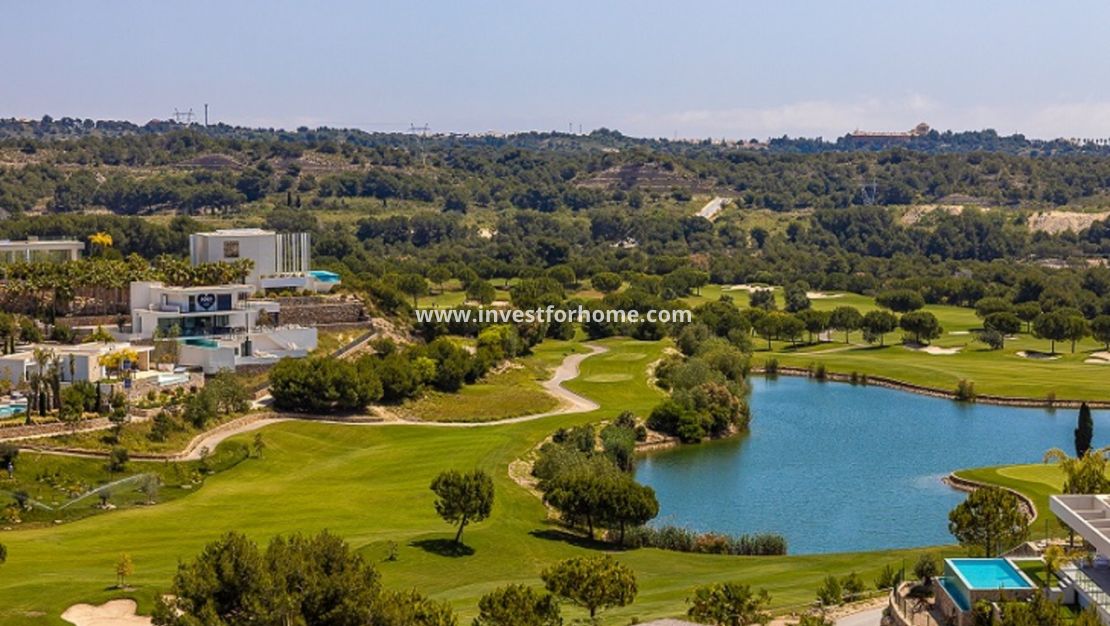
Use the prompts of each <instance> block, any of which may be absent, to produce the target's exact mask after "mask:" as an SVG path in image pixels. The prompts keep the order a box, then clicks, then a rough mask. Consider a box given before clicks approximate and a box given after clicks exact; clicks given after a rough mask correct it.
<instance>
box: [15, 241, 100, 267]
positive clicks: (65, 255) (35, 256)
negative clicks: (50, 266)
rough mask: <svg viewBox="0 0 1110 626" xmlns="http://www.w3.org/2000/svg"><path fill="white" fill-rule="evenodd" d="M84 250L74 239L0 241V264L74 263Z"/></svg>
mask: <svg viewBox="0 0 1110 626" xmlns="http://www.w3.org/2000/svg"><path fill="white" fill-rule="evenodd" d="M84 249H85V244H84V243H83V242H80V241H77V240H76V239H28V240H25V241H12V240H10V239H4V240H0V263H15V262H18V261H25V262H31V261H58V262H60V261H76V260H77V258H78V257H80V256H81V252H82V251H83V250H84Z"/></svg>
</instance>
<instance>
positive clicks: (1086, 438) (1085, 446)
mask: <svg viewBox="0 0 1110 626" xmlns="http://www.w3.org/2000/svg"><path fill="white" fill-rule="evenodd" d="M1094 434H1095V421H1094V420H1093V419H1092V418H1091V407H1089V406H1087V403H1086V402H1084V403H1082V404H1080V405H1079V419H1078V422H1077V423H1076V426H1075V456H1076V457H1077V458H1082V457H1084V456H1086V455H1087V452H1089V451H1090V449H1091V439H1092V438H1093V437H1094Z"/></svg>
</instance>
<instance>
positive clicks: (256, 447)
mask: <svg viewBox="0 0 1110 626" xmlns="http://www.w3.org/2000/svg"><path fill="white" fill-rule="evenodd" d="M265 450H266V440H265V439H263V438H262V433H255V434H254V440H253V441H251V455H252V456H254V457H255V458H259V459H261V458H262V453H263V452H264V451H265Z"/></svg>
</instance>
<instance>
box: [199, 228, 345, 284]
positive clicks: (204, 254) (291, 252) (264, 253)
mask: <svg viewBox="0 0 1110 626" xmlns="http://www.w3.org/2000/svg"><path fill="white" fill-rule="evenodd" d="M189 258H190V259H191V261H192V263H193V265H200V264H202V263H218V262H221V261H223V262H233V261H238V260H240V259H250V260H251V261H253V262H254V267H253V268H252V269H251V273H250V275H249V276H247V282H249V283H250V284H252V285H254V286H256V287H258V288H259V289H302V290H308V291H315V292H318V293H321V292H326V291H330V290H331V288H332V287H333V286H335V285H336V284H338V283H339V277H338V276H335V275H334V274H331V273H330V272H313V271H312V269H311V263H312V239H311V237H310V236H309V234H308V233H276V232H274V231H272V230H263V229H261V228H231V229H223V230H216V231H212V232H207V233H193V234H192V235H189Z"/></svg>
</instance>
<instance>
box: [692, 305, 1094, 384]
mask: <svg viewBox="0 0 1110 626" xmlns="http://www.w3.org/2000/svg"><path fill="white" fill-rule="evenodd" d="M775 291H776V296H777V297H778V301H779V306H780V307H782V305H783V300H782V290H781V289H778V288H776V290H775ZM722 293H724V294H728V295H730V296H731V297H732V298H733V299H734V301H735V302H736V303H737V305H739V306H743V307H746V306H748V301H749V295H748V292H747V291H744V290H729V289H728V288H727V287H721V286H719V285H709V286H706V287H705V288H703V289H702V293H701V295H700V296H698V297H693V298H687V300H688V301H690V302H691V304H698V303H701V302H705V301H709V300H715V299H717V298H719V297H720V295H721V294H722ZM828 295H833V296H836V297H830V298H822V299H814V300H813V301H812V302H813V308H815V309H818V310H832V309H834V308H836V307H838V306H845V305H847V306H853V307H856V308H857V309H859V310H860V312H862V313H866V312H867V311H870V310H873V309H876V308H878V306H877V305H876V304H875V301H874V300H873V299H871V298H868V297H866V296H861V295H858V294H851V293H830V294H828ZM925 310H926V311H929V312H931V313H932V314H933V315H936V316H937V319H938V320H939V321H940V323H941V326H943V327H944V335H942V336H941V337H940V338H938V339H936V340H934V341H933V342H932V345H933V346H937V347H940V348H960V351H959V352H957V353H956V354H929V353H927V352H923V351H919V350H910V349H908V348H906V347H904V346H902V345H901V344H900V341H901V337H902V332H901V331H898V330H896V331H894V332H892V333H890V334H888V335H887V336H886V340H885V341H886V345H885V346H884V347H879V346H872V345H868V344H866V343H864V342H863V334H862V333H861V332H859V331H857V332H854V333H852V335H851V337H850V339H851V343H847V344H846V343H844V334H843V333H841V332H834V333H832V337H831V338H832V339H833V341H830V342H824V343H818V344H812V345H805V344H800V345H798V346H796V347H795V346H791V345H790V343H789V342H785V341H774V342H772V344H771V349H770V350H768V349H767V342H766V340H764V339H762V338H760V337H753V338H752V343H753V345H754V347H755V353H754V355H753V362H754V363H755V364H756V365H762V364H763V363H765V362H766V361H767V359H770V358H775V359H778V362H779V365H782V366H790V367H803V368H804V367H808V366H809V365H811V364H817V363H824V364H825V366H826V367H827V368H828V371H829V372H835V373H841V374H850V373H852V372H859V373H861V374H867V375H869V376H884V377H887V378H893V379H896V380H899V381H903V382H908V383H913V384H916V385H924V386H927V387H933V388H936V389H941V390H945V391H954V390H955V389H956V386H957V385H958V384H959V382H960V380H964V379H966V380H970V381H972V382H974V383H975V390H976V392H977V393H981V394H988V395H999V396H1008V397H1020V398H1035V399H1038V400H1040V399H1044V398H1046V397H1047V396H1048V395H1049V394H1055V395H1056V398H1057V399H1058V400H1101V401H1110V385H1107V384H1106V380H1107V379H1108V377H1110V365H1100V364H1092V363H1084V360H1085V359H1087V358H1088V357H1089V353H1091V352H1095V351H1098V350H1102V349H1103V346H1102V345H1101V344H1098V343H1096V342H1095V341H1093V340H1091V339H1086V340H1084V341H1081V342H1079V343H1078V344H1077V345H1076V352H1075V353H1074V354H1072V353H1071V346H1070V344H1069V343H1067V342H1057V343H1056V352H1057V355H1058V357H1059V358H1056V359H1052V360H1043V359H1030V358H1024V357H1022V356H1019V355H1018V352H1046V353H1047V352H1049V350H1050V342H1049V341H1048V340H1045V339H1037V338H1035V337H1033V336H1032V335H1030V334H1026V333H1021V334H1019V335H1018V336H1017V337H1016V338H1014V339H1010V340H1008V341H1007V342H1006V346H1005V348H1003V349H1002V350H988V349H987V347H986V346H985V345H984V344H982V343H979V342H978V341H976V340H975V337H974V335H972V334H971V331H972V330H973V329H976V328H980V327H981V323H980V320H979V318H977V317H976V316H975V311H974V310H972V309H967V308H962V307H954V306H945V305H930V306H927V307H925ZM806 338H807V339H808V337H806Z"/></svg>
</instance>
